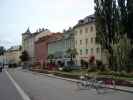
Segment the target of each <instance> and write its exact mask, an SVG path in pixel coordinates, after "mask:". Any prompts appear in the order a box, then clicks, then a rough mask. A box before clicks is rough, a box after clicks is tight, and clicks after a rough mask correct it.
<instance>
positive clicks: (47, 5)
mask: <svg viewBox="0 0 133 100" xmlns="http://www.w3.org/2000/svg"><path fill="white" fill-rule="evenodd" d="M0 12H1V14H0V46H1V45H2V46H5V47H6V48H9V47H10V46H12V45H19V44H21V34H22V33H23V32H25V31H26V29H27V28H28V27H29V28H30V30H31V32H34V31H36V29H37V28H39V27H40V28H42V27H44V28H48V29H50V31H52V32H57V31H60V32H61V31H62V30H63V29H67V28H68V27H69V26H73V25H75V24H76V23H77V21H78V20H79V19H82V18H84V17H85V16H88V15H90V14H93V13H94V3H93V0H0Z"/></svg>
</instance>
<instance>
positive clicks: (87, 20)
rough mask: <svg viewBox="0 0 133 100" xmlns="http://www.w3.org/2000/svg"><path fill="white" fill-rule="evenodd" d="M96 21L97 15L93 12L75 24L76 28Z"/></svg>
mask: <svg viewBox="0 0 133 100" xmlns="http://www.w3.org/2000/svg"><path fill="white" fill-rule="evenodd" d="M95 21H96V18H95V15H94V14H92V15H89V16H86V17H85V18H83V19H80V20H79V21H78V23H77V24H76V25H75V26H74V28H76V27H78V26H82V25H86V24H89V23H93V22H95Z"/></svg>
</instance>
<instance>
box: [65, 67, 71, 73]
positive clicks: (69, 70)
mask: <svg viewBox="0 0 133 100" xmlns="http://www.w3.org/2000/svg"><path fill="white" fill-rule="evenodd" d="M63 71H64V72H71V71H72V68H71V67H64V68H63Z"/></svg>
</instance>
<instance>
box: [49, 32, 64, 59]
mask: <svg viewBox="0 0 133 100" xmlns="http://www.w3.org/2000/svg"><path fill="white" fill-rule="evenodd" d="M64 47H65V46H64V41H63V33H54V34H52V35H51V36H50V39H49V41H48V55H54V58H56V59H57V58H63V56H64V54H63V53H64V49H65V48H64Z"/></svg>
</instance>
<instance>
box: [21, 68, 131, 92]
mask: <svg viewBox="0 0 133 100" xmlns="http://www.w3.org/2000/svg"><path fill="white" fill-rule="evenodd" d="M23 71H30V70H23ZM30 72H32V73H38V72H34V71H30ZM38 74H40V75H45V76H48V77H52V78H56V79H61V80H66V81H71V82H75V83H77V82H79V80H76V79H70V78H63V77H59V76H55V75H53V74H45V73H38ZM116 87H117V86H116ZM107 88H109V89H112V90H118V91H123V92H129V93H133V90H128V89H120V88H113V87H107Z"/></svg>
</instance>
